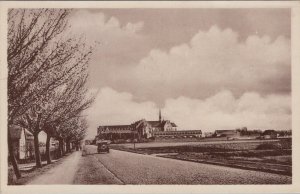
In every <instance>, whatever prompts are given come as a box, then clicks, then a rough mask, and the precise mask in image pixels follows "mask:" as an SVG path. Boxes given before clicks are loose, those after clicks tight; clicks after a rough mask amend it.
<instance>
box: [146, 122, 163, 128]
mask: <svg viewBox="0 0 300 194" xmlns="http://www.w3.org/2000/svg"><path fill="white" fill-rule="evenodd" d="M147 123H149V124H150V125H151V127H160V126H162V124H163V123H162V122H160V121H147Z"/></svg>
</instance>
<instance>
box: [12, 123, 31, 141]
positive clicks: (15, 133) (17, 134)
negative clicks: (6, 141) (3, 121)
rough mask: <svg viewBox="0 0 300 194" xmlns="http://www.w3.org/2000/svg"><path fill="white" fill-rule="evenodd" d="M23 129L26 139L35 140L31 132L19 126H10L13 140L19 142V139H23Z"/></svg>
mask: <svg viewBox="0 0 300 194" xmlns="http://www.w3.org/2000/svg"><path fill="white" fill-rule="evenodd" d="M23 129H24V131H25V136H26V138H27V139H33V135H32V133H31V132H30V131H28V130H27V129H25V128H22V127H20V126H18V125H11V126H9V130H10V135H11V138H12V139H13V140H19V139H21V132H22V130H23Z"/></svg>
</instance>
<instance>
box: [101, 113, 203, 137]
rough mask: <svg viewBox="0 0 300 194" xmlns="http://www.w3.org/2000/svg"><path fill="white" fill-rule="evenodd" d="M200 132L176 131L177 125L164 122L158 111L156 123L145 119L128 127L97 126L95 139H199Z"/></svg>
mask: <svg viewBox="0 0 300 194" xmlns="http://www.w3.org/2000/svg"><path fill="white" fill-rule="evenodd" d="M201 134H202V132H201V130H195V131H192V130H189V131H178V130H177V125H176V124H175V123H173V122H171V121H169V120H164V119H162V117H161V111H159V117H158V120H157V121H147V120H145V119H142V120H139V121H136V122H134V123H132V124H130V125H106V126H99V127H98V131H97V136H96V138H97V139H105V140H116V139H125V140H127V139H150V138H155V137H189V136H195V137H196V136H197V137H199V136H200V137H201Z"/></svg>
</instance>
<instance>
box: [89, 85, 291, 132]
mask: <svg viewBox="0 0 300 194" xmlns="http://www.w3.org/2000/svg"><path fill="white" fill-rule="evenodd" d="M162 114H163V117H164V119H168V120H171V121H173V122H175V123H176V124H177V125H178V126H179V129H183V130H184V129H186V130H187V129H201V130H203V131H213V130H215V129H233V128H237V127H244V126H246V127H248V128H249V129H258V128H259V129H271V128H273V129H290V128H291V98H290V96H288V95H267V96H261V95H259V94H258V93H255V92H247V93H244V94H243V95H242V96H241V97H240V98H236V97H234V95H233V94H232V92H230V91H228V90H223V91H220V92H218V93H217V94H215V95H213V96H210V97H208V98H206V99H203V100H201V99H196V98H189V97H185V96H181V97H178V98H170V99H167V100H166V101H165V105H164V107H163V108H162ZM142 118H145V119H147V120H157V119H158V107H157V106H156V104H155V103H154V102H150V101H146V102H135V101H134V98H133V96H132V94H130V93H126V92H118V91H116V90H113V89H111V88H108V87H107V88H102V89H101V90H100V92H99V93H98V95H97V98H96V100H95V103H94V104H93V107H91V108H90V109H89V110H88V121H89V123H90V129H89V135H90V136H91V137H92V136H93V135H95V134H96V129H97V127H98V126H99V125H116V124H130V123H132V122H134V121H137V120H139V119H142Z"/></svg>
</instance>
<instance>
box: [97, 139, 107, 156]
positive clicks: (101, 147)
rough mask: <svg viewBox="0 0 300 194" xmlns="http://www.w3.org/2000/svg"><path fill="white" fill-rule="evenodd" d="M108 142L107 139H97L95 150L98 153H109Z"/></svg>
mask: <svg viewBox="0 0 300 194" xmlns="http://www.w3.org/2000/svg"><path fill="white" fill-rule="evenodd" d="M108 145H109V142H108V141H99V142H97V151H98V153H101V152H107V153H109V146H108Z"/></svg>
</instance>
